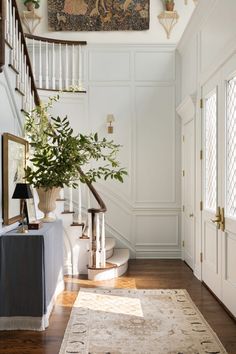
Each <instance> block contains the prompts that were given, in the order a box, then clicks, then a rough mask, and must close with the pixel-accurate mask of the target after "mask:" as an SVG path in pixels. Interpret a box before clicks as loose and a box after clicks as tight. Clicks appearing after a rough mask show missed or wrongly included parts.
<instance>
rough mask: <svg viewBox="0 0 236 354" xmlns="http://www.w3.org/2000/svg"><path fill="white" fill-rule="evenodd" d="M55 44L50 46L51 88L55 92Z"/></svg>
mask: <svg viewBox="0 0 236 354" xmlns="http://www.w3.org/2000/svg"><path fill="white" fill-rule="evenodd" d="M55 70H56V67H55V44H54V43H53V44H52V88H53V90H55V88H56V77H55V76H56V75H55Z"/></svg>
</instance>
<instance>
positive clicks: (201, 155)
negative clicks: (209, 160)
mask: <svg viewBox="0 0 236 354" xmlns="http://www.w3.org/2000/svg"><path fill="white" fill-rule="evenodd" d="M200 160H203V151H202V150H200Z"/></svg>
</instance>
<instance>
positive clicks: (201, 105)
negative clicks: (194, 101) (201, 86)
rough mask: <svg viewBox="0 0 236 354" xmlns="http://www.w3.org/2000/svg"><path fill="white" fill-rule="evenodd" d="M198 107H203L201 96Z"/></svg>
mask: <svg viewBox="0 0 236 354" xmlns="http://www.w3.org/2000/svg"><path fill="white" fill-rule="evenodd" d="M200 108H201V109H202V108H203V99H202V98H201V99H200Z"/></svg>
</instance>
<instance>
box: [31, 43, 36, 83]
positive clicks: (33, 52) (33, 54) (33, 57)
mask: <svg viewBox="0 0 236 354" xmlns="http://www.w3.org/2000/svg"><path fill="white" fill-rule="evenodd" d="M32 69H33V74H34V77H35V78H36V72H35V40H34V39H33V40H32Z"/></svg>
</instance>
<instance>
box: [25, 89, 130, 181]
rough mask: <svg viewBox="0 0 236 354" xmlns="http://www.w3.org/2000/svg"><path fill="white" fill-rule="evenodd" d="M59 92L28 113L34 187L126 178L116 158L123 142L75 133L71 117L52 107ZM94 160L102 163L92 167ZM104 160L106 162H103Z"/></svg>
mask: <svg viewBox="0 0 236 354" xmlns="http://www.w3.org/2000/svg"><path fill="white" fill-rule="evenodd" d="M58 99H59V95H57V96H55V97H52V98H50V99H49V101H48V103H47V104H46V105H43V104H41V106H38V107H36V108H35V109H34V110H33V111H32V112H30V113H26V123H25V132H26V135H27V137H28V139H29V141H30V146H31V147H32V150H33V156H32V157H31V158H30V162H31V164H30V165H29V166H27V168H26V175H25V177H26V180H27V181H28V183H30V184H31V185H33V186H34V187H45V188H52V187H63V186H69V185H71V183H72V185H73V187H76V185H77V183H76V180H78V179H80V180H81V181H82V182H85V180H87V181H88V182H95V181H96V180H97V179H100V178H104V179H105V180H106V179H107V178H111V179H115V180H118V181H120V182H123V177H124V176H125V175H127V172H126V170H125V169H124V168H119V162H118V161H117V159H116V156H117V153H118V151H119V148H120V145H116V144H114V142H113V141H108V140H107V139H106V138H103V139H102V140H99V138H98V134H97V133H95V134H89V135H84V134H78V135H77V136H75V135H74V134H73V129H72V128H71V127H70V123H69V120H68V118H67V116H66V117H64V118H60V117H56V118H55V117H52V116H51V115H50V113H49V109H50V108H51V107H52V105H53V103H54V102H55V101H58ZM93 161H99V166H98V167H96V168H89V167H88V166H89V164H90V163H91V162H93ZM100 162H102V164H101V163H100ZM81 166H85V167H86V169H87V172H86V173H85V175H84V176H81V175H79V172H78V170H79V169H80V167H81Z"/></svg>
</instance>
